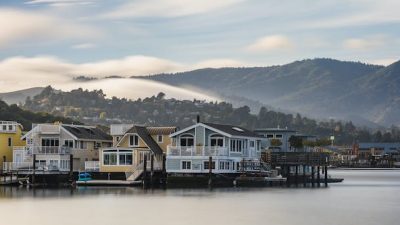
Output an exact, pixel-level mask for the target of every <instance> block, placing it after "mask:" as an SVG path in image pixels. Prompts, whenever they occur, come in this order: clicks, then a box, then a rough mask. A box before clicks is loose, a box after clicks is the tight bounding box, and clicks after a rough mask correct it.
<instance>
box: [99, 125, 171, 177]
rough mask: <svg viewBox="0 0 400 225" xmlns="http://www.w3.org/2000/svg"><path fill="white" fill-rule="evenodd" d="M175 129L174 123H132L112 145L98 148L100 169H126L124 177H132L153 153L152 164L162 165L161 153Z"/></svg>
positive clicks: (113, 170) (115, 170) (123, 170)
mask: <svg viewBox="0 0 400 225" xmlns="http://www.w3.org/2000/svg"><path fill="white" fill-rule="evenodd" d="M175 131H176V127H144V126H132V127H131V128H130V129H128V130H127V131H126V132H125V133H124V135H123V136H122V137H120V138H119V141H118V142H116V143H115V145H114V147H112V148H103V149H101V150H100V157H99V158H100V160H99V161H100V162H99V171H100V172H110V173H112V172H114V173H118V172H119V173H125V174H126V178H127V180H135V179H136V178H138V177H139V176H140V171H142V169H143V162H144V158H145V156H146V157H147V161H149V160H150V157H151V156H152V155H153V156H154V164H153V165H154V168H155V169H161V165H162V156H163V154H165V152H166V151H167V146H168V145H170V144H171V138H170V137H169V135H170V134H172V133H173V132H175ZM111 135H113V134H111ZM147 166H148V167H149V166H150V162H149V163H148V165H147Z"/></svg>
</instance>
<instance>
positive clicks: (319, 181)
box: [317, 166, 321, 187]
mask: <svg viewBox="0 0 400 225" xmlns="http://www.w3.org/2000/svg"><path fill="white" fill-rule="evenodd" d="M319 169H320V168H319V166H318V167H317V182H318V184H317V185H318V187H320V186H321V176H320V174H319Z"/></svg>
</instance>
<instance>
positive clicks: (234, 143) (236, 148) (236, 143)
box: [230, 139, 247, 152]
mask: <svg viewBox="0 0 400 225" xmlns="http://www.w3.org/2000/svg"><path fill="white" fill-rule="evenodd" d="M245 144H247V142H245V140H237V139H233V140H231V149H230V151H231V152H242V150H244V149H245Z"/></svg>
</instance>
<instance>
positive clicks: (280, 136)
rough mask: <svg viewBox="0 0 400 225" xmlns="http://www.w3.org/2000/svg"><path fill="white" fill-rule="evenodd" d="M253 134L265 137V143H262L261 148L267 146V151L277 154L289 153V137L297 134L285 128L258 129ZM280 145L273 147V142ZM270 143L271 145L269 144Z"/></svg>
mask: <svg viewBox="0 0 400 225" xmlns="http://www.w3.org/2000/svg"><path fill="white" fill-rule="evenodd" d="M254 132H255V133H256V134H258V135H261V136H263V137H265V138H266V139H265V141H264V142H263V143H262V144H263V146H268V149H269V150H272V151H277V152H288V151H291V148H290V143H289V139H290V137H291V136H294V135H296V134H297V131H295V130H289V129H287V128H285V129H282V128H279V127H278V128H258V129H255V130H254ZM272 140H279V141H275V142H278V143H280V145H274V144H273V143H274V141H272ZM271 141H272V143H271Z"/></svg>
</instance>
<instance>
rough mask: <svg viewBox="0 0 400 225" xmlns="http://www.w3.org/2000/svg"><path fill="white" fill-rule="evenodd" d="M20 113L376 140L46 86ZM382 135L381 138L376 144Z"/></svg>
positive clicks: (297, 123)
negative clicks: (269, 129)
mask: <svg viewBox="0 0 400 225" xmlns="http://www.w3.org/2000/svg"><path fill="white" fill-rule="evenodd" d="M24 108H25V109H28V110H32V111H35V112H48V113H51V114H54V115H57V116H63V117H68V118H73V119H75V120H78V121H82V122H84V123H87V124H101V125H109V124H111V123H135V124H143V125H153V126H179V127H186V126H189V125H192V124H193V123H195V120H196V116H197V115H200V117H201V119H202V121H204V122H213V123H222V124H235V125H238V126H243V127H245V128H248V129H255V128H263V127H278V126H280V127H288V128H291V129H296V130H298V131H300V132H302V133H305V134H314V135H317V136H319V137H320V138H327V137H329V136H330V135H332V133H333V132H334V134H335V136H336V137H337V142H338V143H347V144H350V143H352V142H353V141H356V140H359V141H371V140H375V136H374V135H373V134H371V133H370V132H369V131H368V130H366V129H363V128H359V127H356V126H354V125H353V124H352V122H341V121H334V120H330V121H316V120H313V119H310V118H307V117H303V116H301V115H300V114H295V115H293V114H285V113H281V112H276V111H272V110H269V109H267V108H266V107H261V109H260V110H259V112H257V113H251V111H250V108H249V107H248V106H242V107H238V108H235V107H233V105H232V104H230V103H226V102H206V101H200V100H192V101H190V100H177V99H173V98H172V99H166V98H165V94H164V93H159V94H158V95H157V96H151V97H147V98H144V99H136V100H129V99H125V98H117V97H111V98H106V95H105V94H104V93H103V91H101V90H95V91H88V90H83V89H81V88H79V89H76V90H72V91H70V92H60V91H56V90H54V89H53V88H51V87H46V88H45V89H44V90H43V91H42V92H41V93H40V94H39V95H37V96H34V97H33V98H29V99H27V101H26V103H25V105H24ZM398 130H399V129H398V128H395V127H394V128H393V132H392V131H391V132H387V133H388V134H387V135H386V134H385V135H386V136H385V140H388V141H389V140H400V135H399V133H400V132H398ZM382 136H383V135H382V133H380V134H379V136H378V137H379V138H380V139H379V140H381V139H382ZM376 140H377V141H379V140H378V139H376Z"/></svg>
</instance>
